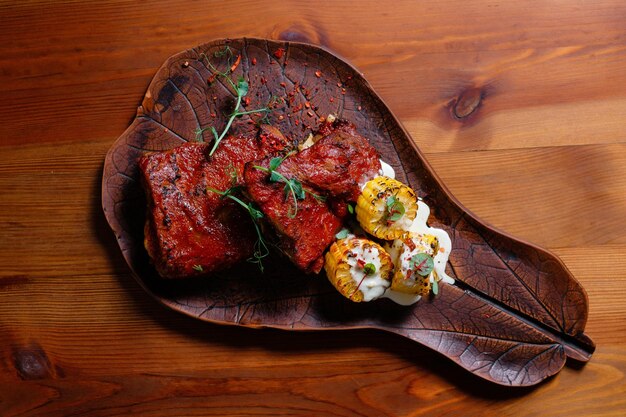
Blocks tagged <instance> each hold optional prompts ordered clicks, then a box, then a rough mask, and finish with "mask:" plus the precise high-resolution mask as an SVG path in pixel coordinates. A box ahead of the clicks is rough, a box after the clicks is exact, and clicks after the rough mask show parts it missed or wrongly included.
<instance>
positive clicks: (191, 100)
mask: <svg viewBox="0 0 626 417" xmlns="http://www.w3.org/2000/svg"><path fill="white" fill-rule="evenodd" d="M238 57H239V58H238ZM207 58H209V59H210V60H211V63H212V65H217V66H219V67H220V68H227V67H229V66H231V65H232V66H234V67H235V68H234V72H233V73H232V77H233V79H236V77H240V76H243V77H245V78H246V79H247V80H248V81H249V85H250V91H249V93H248V96H247V97H249V98H250V102H249V103H246V108H247V109H255V108H261V107H263V106H265V105H266V104H267V103H268V101H269V100H270V99H271V97H272V96H279V97H281V98H283V99H284V100H285V101H286V103H287V105H286V106H285V107H283V108H282V109H279V110H277V111H274V112H272V113H270V114H269V115H268V117H269V119H270V122H271V123H272V124H273V125H276V126H277V127H279V128H280V129H281V131H282V132H283V133H285V134H286V135H289V136H291V137H292V138H298V139H303V138H304V137H305V136H306V134H308V132H310V131H311V130H312V129H315V127H316V126H317V125H318V124H319V120H320V118H321V117H322V116H325V115H328V114H336V115H337V116H338V117H340V118H345V119H348V120H350V121H351V122H353V123H354V124H355V125H356V126H357V128H358V130H359V131H360V133H361V134H363V135H364V136H366V137H368V138H369V140H370V142H371V143H372V145H373V146H375V147H376V148H377V149H378V151H379V152H380V153H381V155H382V157H383V159H384V160H386V161H387V162H388V163H390V164H391V165H392V167H393V168H394V169H395V170H396V173H397V176H398V178H399V179H400V180H401V181H403V182H405V183H407V184H410V186H411V187H413V189H414V190H416V191H417V192H418V194H419V195H420V196H421V197H423V199H424V200H425V202H426V203H427V204H428V205H429V206H430V207H431V210H432V212H431V217H430V219H429V223H430V224H431V225H433V226H435V227H440V228H443V229H445V230H446V231H447V232H448V233H449V234H450V236H451V238H452V242H453V248H452V252H451V255H450V263H449V266H448V273H449V274H450V275H451V276H453V277H455V278H456V280H457V284H455V285H443V286H442V288H440V292H439V295H438V296H436V297H434V298H432V299H423V300H421V301H420V302H418V303H417V304H415V305H413V306H410V307H403V306H398V305H396V304H394V303H392V302H391V301H389V300H378V301H375V302H371V303H361V304H356V303H352V302H350V301H348V300H346V299H344V298H343V297H342V296H340V295H339V294H338V293H337V292H336V291H335V290H334V289H333V288H332V286H331V285H330V284H329V283H328V280H327V279H326V278H325V277H324V276H323V273H322V274H321V275H320V276H307V275H304V274H302V273H301V272H299V271H298V270H297V269H295V268H294V267H293V266H292V265H291V264H290V263H289V262H288V261H286V260H285V259H281V258H279V257H275V258H272V259H270V260H269V261H268V263H267V265H266V273H265V274H263V275H262V274H260V272H259V271H258V270H257V269H256V267H255V266H253V265H248V264H244V265H241V266H238V267H236V268H234V269H232V270H229V271H225V272H223V273H220V274H216V276H214V277H212V278H211V279H204V280H188V281H166V280H161V279H159V278H158V276H157V274H156V273H155V271H154V269H153V268H152V266H151V265H150V262H149V260H148V257H147V254H146V252H145V250H144V248H143V230H142V229H143V222H144V211H145V200H144V196H143V192H142V189H141V187H140V184H139V181H138V180H139V175H138V170H137V160H138V158H139V156H140V155H142V154H143V153H144V152H147V151H158V150H165V149H169V148H172V147H174V146H177V145H179V144H181V143H183V142H185V141H192V140H195V138H196V130H197V129H202V128H206V127H209V126H214V127H216V128H217V129H218V131H221V130H222V129H223V128H224V125H225V124H226V119H227V115H228V114H229V113H230V112H231V111H232V109H233V106H234V94H233V92H232V89H230V88H229V87H228V85H227V84H226V83H224V80H223V79H221V77H217V78H215V77H212V75H213V74H212V71H211V69H210V67H209V66H207ZM237 62H238V64H237V65H235V63H237ZM225 115H226V116H225ZM248 129H256V127H255V126H254V123H252V121H251V120H250V119H249V116H243V117H241V118H239V119H237V120H236V123H235V124H234V125H233V127H232V131H233V132H235V133H236V132H242V131H246V130H248ZM207 132H208V133H209V134H210V132H209V131H207ZM207 139H208V136H207ZM102 200H103V207H104V211H105V214H106V217H107V219H108V221H109V224H110V225H111V227H112V229H113V231H114V233H115V235H116V237H117V240H118V243H119V245H120V248H121V249H122V252H123V254H124V257H125V258H126V261H127V262H128V264H129V266H130V267H131V269H132V271H133V272H134V273H135V275H136V277H137V279H138V280H139V282H140V283H141V284H142V285H143V287H144V288H145V289H146V290H147V291H148V292H149V293H151V294H152V295H153V296H154V297H156V298H157V299H158V300H160V301H161V302H163V303H164V304H166V305H168V306H170V307H171V308H173V309H175V310H178V311H181V312H183V313H185V314H188V315H190V316H193V317H197V318H199V319H202V320H207V321H212V322H218V323H230V324H237V325H244V326H250V327H261V326H266V327H275V328H283V329H293V330H301V329H348V328H364V327H369V328H377V329H382V330H385V331H389V332H393V333H397V334H400V335H402V336H405V337H407V338H409V339H412V340H414V341H417V342H419V343H422V344H423V345H426V346H428V347H430V348H432V349H435V350H437V351H439V352H440V353H442V354H443V355H445V356H447V357H448V358H450V359H451V360H453V361H455V362H456V363H458V364H459V365H461V366H462V367H464V368H466V369H468V370H469V371H471V372H473V373H475V374H476V375H479V376H481V377H483V378H485V379H488V380H490V381H493V382H495V383H498V384H503V385H517V386H520V385H532V384H536V383H538V382H540V381H542V380H543V379H545V378H547V377H549V376H551V375H554V374H555V373H557V372H558V371H559V370H560V369H561V368H562V367H563V365H564V363H565V360H566V358H567V357H570V358H573V359H575V360H579V361H587V360H588V359H589V358H590V356H591V354H592V352H593V350H594V344H593V342H592V341H591V340H590V339H589V338H588V337H587V336H586V335H585V334H584V333H583V331H584V328H585V323H586V320H587V296H586V294H585V292H584V290H583V289H582V287H581V286H580V284H579V283H578V282H577V281H576V280H575V279H574V278H573V277H572V275H571V274H570V273H569V272H568V271H567V270H566V268H565V266H564V265H563V264H562V262H561V261H560V260H559V259H557V258H556V257H555V256H554V255H552V254H550V253H548V252H546V251H545V250H543V249H540V248H538V247H536V246H533V245H531V244H528V243H525V242H521V241H519V240H516V239H514V238H513V237H511V236H508V235H506V234H504V233H502V232H499V231H497V230H494V229H493V228H491V227H489V226H487V225H485V224H483V223H482V222H481V221H480V220H479V219H478V218H476V217H475V216H473V215H472V214H471V213H469V212H468V211H467V210H465V209H464V208H463V207H462V206H461V205H460V204H459V202H458V201H456V200H455V199H454V198H453V197H452V196H451V194H450V193H449V192H448V191H447V190H446V188H445V187H444V185H443V184H442V183H441V181H440V180H439V179H438V178H437V176H436V175H435V173H434V172H433V170H432V168H431V167H430V166H429V165H428V163H427V162H426V160H425V159H424V157H423V155H422V154H421V153H420V151H419V150H418V149H417V148H416V147H415V145H414V143H413V142H412V141H411V140H410V138H409V136H408V134H407V132H406V131H405V130H404V129H403V128H402V126H401V125H400V123H399V122H398V120H397V119H396V118H395V117H394V116H393V114H392V113H391V111H390V110H389V109H388V108H387V106H386V105H385V104H384V103H383V101H382V100H381V99H380V98H379V97H378V96H377V95H376V93H375V92H374V91H373V90H372V88H371V87H370V86H369V84H368V83H367V81H366V80H365V79H364V78H363V77H362V75H361V74H360V73H359V72H358V71H357V70H356V69H355V68H353V67H352V66H350V65H349V64H347V63H346V62H344V61H342V60H341V59H339V58H337V57H336V56H334V55H332V54H331V53H329V52H328V51H326V50H324V49H320V48H319V47H316V46H312V45H307V44H301V43H294V42H278V41H270V40H263V39H234V40H216V41H213V42H210V43H208V44H205V45H202V46H199V47H197V48H194V49H191V50H188V51H185V52H182V53H179V54H177V55H174V56H172V57H171V58H169V59H168V60H167V61H166V62H165V64H164V65H163V66H162V67H161V68H160V69H159V71H158V72H157V74H156V75H155V77H154V79H153V80H152V82H151V84H150V86H149V87H148V91H147V92H146V95H145V98H144V100H143V103H142V105H141V106H140V107H139V109H138V112H137V117H136V118H135V120H134V121H133V123H132V124H131V125H130V127H129V128H128V129H127V130H126V131H125V132H124V133H123V134H122V136H120V138H119V139H118V140H117V141H116V142H115V144H114V145H113V147H112V148H111V150H110V151H109V153H108V154H107V157H106V161H105V166H104V174H103V185H102Z"/></svg>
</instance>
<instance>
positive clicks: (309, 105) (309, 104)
mask: <svg viewBox="0 0 626 417" xmlns="http://www.w3.org/2000/svg"><path fill="white" fill-rule="evenodd" d="M304 107H306V108H307V109H310V108H311V103H309V102H308V101H307V102H306V103H304Z"/></svg>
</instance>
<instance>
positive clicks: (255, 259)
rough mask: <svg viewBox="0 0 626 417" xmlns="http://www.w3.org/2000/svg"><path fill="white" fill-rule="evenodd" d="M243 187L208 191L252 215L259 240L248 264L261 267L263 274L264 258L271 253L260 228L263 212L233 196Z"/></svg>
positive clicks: (210, 189) (236, 186) (235, 186)
mask: <svg viewBox="0 0 626 417" xmlns="http://www.w3.org/2000/svg"><path fill="white" fill-rule="evenodd" d="M241 188H242V187H241V186H239V185H234V186H232V187H230V188H228V189H226V190H224V191H219V190H216V189H214V188H210V187H207V190H209V191H211V192H214V193H216V194H219V195H220V196H221V198H222V199H224V198H230V199H231V200H233V201H234V202H236V203H237V204H239V205H240V206H242V207H243V208H245V209H246V210H247V211H248V214H250V218H251V219H252V224H253V225H254V229H255V231H256V235H257V240H256V242H255V243H254V252H253V254H252V258H248V262H251V263H255V264H258V265H259V269H260V270H261V272H263V270H264V269H263V258H265V257H266V256H268V255H269V253H270V251H269V248H268V247H267V243H266V242H265V239H264V238H263V234H262V233H261V228H260V226H259V220H260V219H262V218H263V212H262V211H261V210H259V209H258V208H257V207H256V206H255V205H254V204H253V203H246V202H244V201H243V200H241V199H240V198H239V197H237V196H235V195H233V194H234V193H236V192H238V191H239V190H240V189H241Z"/></svg>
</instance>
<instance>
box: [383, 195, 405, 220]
mask: <svg viewBox="0 0 626 417" xmlns="http://www.w3.org/2000/svg"><path fill="white" fill-rule="evenodd" d="M385 207H386V218H387V221H388V222H395V221H398V220H400V219H401V218H402V216H404V213H405V211H406V209H405V208H404V204H402V201H400V199H398V198H397V197H396V196H395V195H392V196H389V197H387V200H386V201H385Z"/></svg>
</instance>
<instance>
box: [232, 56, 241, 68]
mask: <svg viewBox="0 0 626 417" xmlns="http://www.w3.org/2000/svg"><path fill="white" fill-rule="evenodd" d="M240 62H241V55H237V59H236V60H235V63H234V64H233V65H231V66H230V72H235V70H236V69H237V67H238V66H239V63H240Z"/></svg>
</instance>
